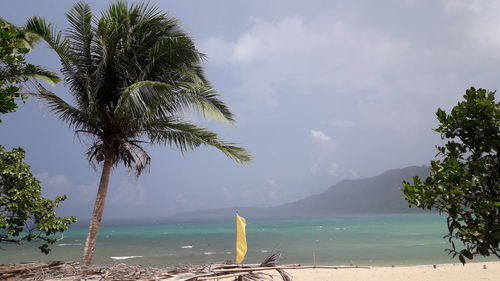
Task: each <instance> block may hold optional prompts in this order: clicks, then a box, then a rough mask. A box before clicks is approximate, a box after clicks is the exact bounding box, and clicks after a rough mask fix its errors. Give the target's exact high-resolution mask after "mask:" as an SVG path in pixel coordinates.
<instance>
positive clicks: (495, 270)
mask: <svg viewBox="0 0 500 281" xmlns="http://www.w3.org/2000/svg"><path fill="white" fill-rule="evenodd" d="M483 266H486V269H483ZM286 271H287V272H288V273H289V274H290V275H291V276H292V277H293V280H294V281H392V280H394V281H396V280H397V281H403V280H404V281H447V280H449V281H486V280H489V281H500V262H482V263H468V264H466V265H465V266H462V264H444V265H443V264H442V265H437V267H436V268H433V266H432V265H419V266H396V267H372V268H370V269H361V268H359V269H352V268H350V269H318V268H316V269H287V270H286ZM268 273H272V274H273V275H274V272H271V271H268ZM275 280H280V279H277V278H275Z"/></svg>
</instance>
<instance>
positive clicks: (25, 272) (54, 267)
mask: <svg viewBox="0 0 500 281" xmlns="http://www.w3.org/2000/svg"><path fill="white" fill-rule="evenodd" d="M281 257H282V254H281V252H276V253H273V254H271V255H270V256H268V257H267V258H265V259H264V261H262V262H261V263H260V264H245V265H239V264H234V263H232V262H228V261H226V262H223V263H217V264H208V265H182V266H171V267H147V266H140V265H127V264H124V263H114V264H111V265H107V266H84V265H82V264H80V263H78V262H70V261H54V262H48V263H16V264H0V280H9V281H10V280H12V281H17V280H28V281H35V280H37V281H38V280H44V281H56V280H58V281H80V280H86V281H94V280H95V281H97V280H107V281H114V280H116V281H118V280H129V281H132V280H133V281H138V280H144V281H146V280H148V281H153V280H155V281H161V280H166V281H202V280H217V279H223V278H224V279H225V280H227V278H234V280H237V281H263V280H277V278H278V279H279V278H281V280H283V281H291V280H292V278H291V276H290V275H289V274H288V273H287V272H286V271H285V270H287V269H306V268H325V269H345V268H370V267H363V266H318V265H314V266H312V265H311V266H302V265H300V264H285V265H278V261H279V260H280V259H281ZM269 271H274V273H275V274H274V275H273V274H270V273H268V272H269ZM276 272H277V273H278V274H276Z"/></svg>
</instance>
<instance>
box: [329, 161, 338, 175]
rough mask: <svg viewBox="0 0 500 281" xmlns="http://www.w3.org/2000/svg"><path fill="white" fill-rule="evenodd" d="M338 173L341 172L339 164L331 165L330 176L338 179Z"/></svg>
mask: <svg viewBox="0 0 500 281" xmlns="http://www.w3.org/2000/svg"><path fill="white" fill-rule="evenodd" d="M338 171H339V164H337V163H331V164H330V169H329V171H328V174H329V175H330V176H332V177H337V176H338Z"/></svg>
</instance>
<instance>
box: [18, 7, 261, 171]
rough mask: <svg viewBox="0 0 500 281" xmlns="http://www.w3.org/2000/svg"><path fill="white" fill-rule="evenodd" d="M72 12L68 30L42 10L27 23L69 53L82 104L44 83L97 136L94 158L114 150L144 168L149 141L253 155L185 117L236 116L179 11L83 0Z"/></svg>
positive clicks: (46, 95) (238, 156)
mask: <svg viewBox="0 0 500 281" xmlns="http://www.w3.org/2000/svg"><path fill="white" fill-rule="evenodd" d="M66 16H67V18H68V21H69V24H70V27H69V28H68V29H67V30H66V31H65V32H64V33H63V32H56V31H55V28H54V26H53V25H51V24H47V23H46V22H45V20H44V19H43V18H40V17H32V18H30V19H29V20H28V22H27V25H26V29H27V30H29V31H31V32H33V33H36V34H38V35H40V36H41V37H42V38H43V39H45V41H46V42H47V43H48V44H49V46H50V47H51V48H52V49H54V50H55V51H56V53H57V54H58V55H59V57H60V59H61V63H62V74H63V75H64V78H65V81H66V83H67V84H68V86H69V88H70V93H71V94H72V96H73V99H74V104H75V105H74V106H72V105H70V104H68V103H66V102H65V101H64V100H62V99H61V98H59V97H57V96H56V95H54V94H52V93H50V92H48V91H46V90H44V89H41V90H42V91H41V95H40V97H41V98H43V99H45V100H47V102H48V105H49V107H50V109H51V110H52V111H53V112H55V113H56V114H58V115H59V117H60V118H61V119H62V120H63V121H66V122H68V123H69V124H70V125H71V126H73V127H74V128H75V129H76V132H77V133H83V134H87V135H89V136H90V137H92V138H93V144H92V145H91V146H90V147H89V150H88V152H87V155H88V158H89V160H90V161H92V162H94V163H96V162H101V161H102V160H104V159H105V157H106V156H108V157H112V158H113V163H114V164H116V163H118V162H122V163H124V164H125V165H126V166H127V167H129V168H133V169H134V170H135V171H136V172H137V174H140V172H141V171H142V170H143V169H144V168H145V167H146V166H147V165H148V164H149V161H150V157H149V156H148V154H147V153H146V151H145V150H144V149H143V148H142V147H141V144H142V143H144V142H146V143H150V144H169V145H174V146H176V147H177V148H179V149H180V150H181V151H186V150H188V149H192V148H194V147H197V146H200V145H202V144H204V145H210V146H214V147H216V148H218V149H220V150H221V151H222V152H224V153H225V154H226V155H227V156H229V157H230V158H232V159H234V160H236V161H238V162H248V161H250V160H251V156H250V154H249V153H247V152H246V151H245V150H244V149H243V148H240V147H237V146H235V145H234V144H232V143H226V142H223V141H221V140H220V139H219V138H218V136H217V135H216V134H215V133H213V132H210V131H208V130H206V129H204V128H201V127H198V126H196V125H195V124H192V123H190V122H185V121H183V120H182V116H183V115H182V113H183V112H184V111H185V110H186V109H194V110H199V111H201V112H202V113H203V114H205V116H212V117H215V118H218V119H219V120H223V121H228V122H233V121H234V117H233V114H232V113H231V111H230V110H229V108H228V107H227V106H226V105H225V104H224V103H223V102H222V101H221V100H220V99H219V98H218V94H217V93H216V92H215V90H214V89H213V88H212V87H211V85H210V83H209V82H208V81H207V79H206V78H205V75H204V73H203V69H202V67H201V62H202V61H203V58H204V55H203V54H201V53H199V52H198V51H197V50H196V48H195V46H194V43H193V40H192V39H191V38H190V36H189V35H188V34H186V33H185V32H183V31H182V30H181V29H180V28H179V23H178V21H177V20H176V19H175V18H172V17H169V16H168V15H166V14H165V13H162V12H161V11H159V10H158V8H157V7H155V6H151V5H148V4H144V3H142V4H137V5H131V6H130V7H128V5H127V3H126V2H124V1H118V2H115V3H113V4H111V5H110V7H109V9H108V10H107V11H106V12H105V13H103V15H102V16H101V18H100V19H97V18H94V17H93V15H92V12H91V9H90V7H89V5H87V4H85V3H83V2H79V3H77V4H76V5H75V6H74V7H73V8H72V9H70V10H69V11H68V12H67V14H66Z"/></svg>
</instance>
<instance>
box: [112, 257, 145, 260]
mask: <svg viewBox="0 0 500 281" xmlns="http://www.w3.org/2000/svg"><path fill="white" fill-rule="evenodd" d="M110 258H111V259H113V260H128V259H136V258H143V256H123V257H110Z"/></svg>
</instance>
